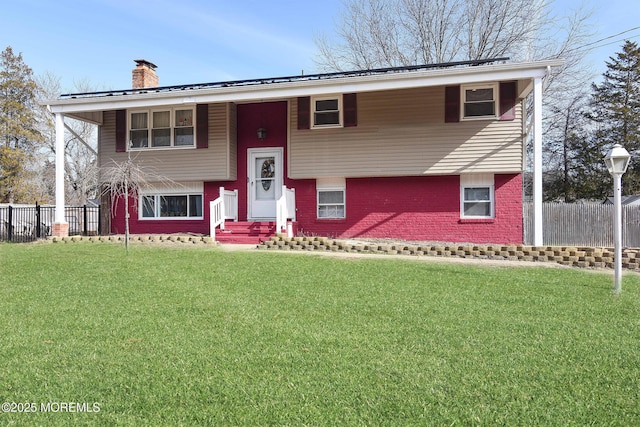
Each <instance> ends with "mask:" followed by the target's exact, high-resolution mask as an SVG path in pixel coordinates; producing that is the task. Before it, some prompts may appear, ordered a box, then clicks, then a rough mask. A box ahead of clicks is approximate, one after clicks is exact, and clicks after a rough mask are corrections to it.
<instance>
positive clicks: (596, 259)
mask: <svg viewBox="0 0 640 427" xmlns="http://www.w3.org/2000/svg"><path fill="white" fill-rule="evenodd" d="M49 240H51V241H52V242H54V243H74V242H93V243H108V242H112V243H116V242H124V236H122V235H116V236H70V237H51V238H50V239H49ZM129 241H130V242H131V243H173V244H196V245H218V244H219V243H218V242H216V241H215V240H214V239H213V238H212V237H209V236H190V235H173V234H170V235H162V234H153V235H140V234H137V235H132V236H130V237H129ZM257 249H261V250H290V251H326V252H346V253H362V254H386V255H413V256H430V257H445V258H447V257H449V258H472V259H491V260H506V261H534V262H553V263H556V264H560V265H565V266H571V267H580V268H613V254H614V253H613V252H614V251H613V248H592V247H574V246H524V245H472V244H451V243H448V244H445V243H441V244H430V243H429V244H419V243H411V242H405V243H379V242H368V241H355V240H339V239H331V238H328V237H286V236H285V235H278V236H274V237H271V238H270V239H269V240H266V241H264V242H262V243H260V244H259V245H257ZM622 268H624V269H627V270H633V271H638V272H640V249H624V250H623V251H622Z"/></svg>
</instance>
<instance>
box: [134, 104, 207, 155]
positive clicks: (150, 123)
mask: <svg viewBox="0 0 640 427" xmlns="http://www.w3.org/2000/svg"><path fill="white" fill-rule="evenodd" d="M178 110H179V111H185V110H191V116H192V117H193V123H192V126H190V127H193V144H192V145H174V144H175V129H176V126H175V120H176V111H178ZM162 111H169V113H170V114H169V116H170V117H169V120H170V123H169V126H170V127H169V129H170V130H171V132H170V137H171V145H168V146H163V147H152V146H151V144H152V131H153V113H157V112H162ZM136 113H147V141H148V144H149V145H148V146H147V147H131V146H130V141H131V121H132V120H131V116H132V115H133V114H136ZM196 129H197V127H196V109H195V107H186V106H185V107H183V106H176V107H166V108H152V109H135V110H129V111H127V141H129V143H127V150H128V151H146V150H153V151H156V150H191V149H194V148H196V145H197V143H196V141H197V139H196Z"/></svg>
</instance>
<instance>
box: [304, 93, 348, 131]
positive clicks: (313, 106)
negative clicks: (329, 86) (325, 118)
mask: <svg viewBox="0 0 640 427" xmlns="http://www.w3.org/2000/svg"><path fill="white" fill-rule="evenodd" d="M334 99H337V100H338V113H339V118H338V120H339V123H337V124H329V125H316V124H315V122H316V102H317V101H328V100H334ZM343 116H344V109H343V107H342V94H338V95H322V96H312V97H311V117H310V119H311V129H327V128H341V127H343V126H344V119H343Z"/></svg>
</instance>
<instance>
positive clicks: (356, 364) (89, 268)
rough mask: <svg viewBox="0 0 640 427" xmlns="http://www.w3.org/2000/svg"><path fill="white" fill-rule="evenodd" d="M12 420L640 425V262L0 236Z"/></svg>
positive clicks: (4, 356) (3, 387)
mask: <svg viewBox="0 0 640 427" xmlns="http://www.w3.org/2000/svg"><path fill="white" fill-rule="evenodd" d="M0 280H1V284H0V325H1V326H0V328H1V329H0V331H1V336H0V402H6V401H8V402H25V403H27V402H28V403H31V402H33V403H36V404H37V405H38V408H40V406H39V405H40V404H41V403H47V402H78V403H84V402H87V403H89V405H91V404H92V403H93V402H96V403H98V405H99V412H93V413H70V412H55V413H52V412H49V413H43V412H41V411H39V412H38V413H0V425H6V424H9V425H11V424H16V425H25V424H26V425H29V424H31V425H69V424H70V423H73V424H88V425H331V426H333V425H403V426H404V425H497V424H501V425H563V426H564V425H621V426H622V425H625V426H628V425H639V424H640V363H638V361H639V360H640V347H639V345H638V343H640V320H639V315H640V310H639V308H640V304H639V303H640V280H638V276H637V275H631V274H627V275H626V276H625V279H624V282H623V293H622V294H621V295H620V296H613V295H612V292H611V285H612V278H611V275H609V274H601V273H593V272H585V271H579V270H570V269H545V268H519V267H518V268H496V267H492V268H487V267H481V266H467V265H460V264H455V265H453V264H451V265H447V264H438V263H432V262H415V261H403V260H397V259H393V258H392V257H386V256H380V257H379V258H375V259H335V258H326V257H319V256H305V255H293V254H283V253H271V252H269V253H266V252H223V251H220V250H218V249H203V248H199V249H196V248H184V247H181V248H166V247H145V246H134V247H132V248H131V249H130V252H129V255H128V256H126V255H125V252H124V248H122V247H120V246H116V245H110V244H91V243H87V244H82V243H77V244H27V245H15V244H11V245H10V244H2V245H0Z"/></svg>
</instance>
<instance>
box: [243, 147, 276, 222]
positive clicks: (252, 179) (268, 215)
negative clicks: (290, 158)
mask: <svg viewBox="0 0 640 427" xmlns="http://www.w3.org/2000/svg"><path fill="white" fill-rule="evenodd" d="M247 159H248V163H249V164H248V165H247V166H248V167H247V173H248V178H249V182H248V185H249V188H248V194H249V197H248V204H249V206H248V209H247V212H249V215H248V216H249V218H248V219H250V220H258V219H271V220H273V219H275V217H276V200H277V199H278V198H279V197H280V195H281V193H282V183H283V180H282V171H283V169H282V148H250V149H249V150H248V152H247Z"/></svg>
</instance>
